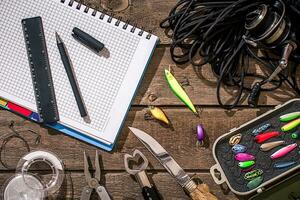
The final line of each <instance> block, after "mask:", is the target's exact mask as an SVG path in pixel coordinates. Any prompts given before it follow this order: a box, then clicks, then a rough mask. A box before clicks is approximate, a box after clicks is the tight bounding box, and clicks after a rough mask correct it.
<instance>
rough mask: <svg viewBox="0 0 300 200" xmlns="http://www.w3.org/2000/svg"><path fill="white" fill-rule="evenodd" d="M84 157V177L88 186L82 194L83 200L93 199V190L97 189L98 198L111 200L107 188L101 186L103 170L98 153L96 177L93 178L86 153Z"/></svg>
mask: <svg viewBox="0 0 300 200" xmlns="http://www.w3.org/2000/svg"><path fill="white" fill-rule="evenodd" d="M83 156H84V175H85V179H86V182H87V183H88V185H87V186H85V187H84V188H83V191H82V193H81V198H80V199H81V200H89V199H90V198H91V194H92V192H93V190H94V189H95V190H96V192H97V194H98V196H99V197H100V199H101V200H111V198H110V196H109V194H108V192H107V190H106V188H105V187H104V186H102V185H100V180H101V169H100V164H99V155H98V151H96V157H95V167H96V169H95V177H94V178H92V175H91V173H90V171H89V163H88V159H87V156H86V154H85V151H84V152H83Z"/></svg>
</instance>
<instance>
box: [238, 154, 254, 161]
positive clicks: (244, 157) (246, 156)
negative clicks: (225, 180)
mask: <svg viewBox="0 0 300 200" xmlns="http://www.w3.org/2000/svg"><path fill="white" fill-rule="evenodd" d="M234 158H235V159H236V160H238V161H240V162H244V161H249V160H255V157H254V156H253V155H251V154H248V153H238V154H236V155H235V156H234Z"/></svg>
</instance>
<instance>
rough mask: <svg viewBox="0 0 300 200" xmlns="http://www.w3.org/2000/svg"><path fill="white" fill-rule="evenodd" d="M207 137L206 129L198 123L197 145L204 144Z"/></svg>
mask: <svg viewBox="0 0 300 200" xmlns="http://www.w3.org/2000/svg"><path fill="white" fill-rule="evenodd" d="M204 138H205V131H204V127H203V125H202V124H198V125H197V140H198V141H197V145H201V146H203V144H204Z"/></svg>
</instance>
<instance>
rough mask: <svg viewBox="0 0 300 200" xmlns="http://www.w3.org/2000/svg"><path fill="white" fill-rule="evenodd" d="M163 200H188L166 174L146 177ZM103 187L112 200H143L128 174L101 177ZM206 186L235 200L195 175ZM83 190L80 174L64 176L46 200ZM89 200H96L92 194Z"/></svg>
mask: <svg viewBox="0 0 300 200" xmlns="http://www.w3.org/2000/svg"><path fill="white" fill-rule="evenodd" d="M11 175H12V174H11V173H5V174H3V173H0V185H2V184H3V183H4V181H5V180H6V179H7V178H9V177H10V176H11ZM148 175H149V177H150V179H152V181H153V182H154V184H155V186H156V187H157V189H158V191H159V193H160V195H161V196H162V197H163V199H164V200H183V199H189V198H188V197H187V196H186V195H185V193H184V192H183V190H182V189H181V188H180V186H179V185H178V184H177V183H176V182H175V180H174V179H173V178H172V177H171V176H170V175H169V174H167V173H154V174H153V173H148ZM193 175H194V174H193ZM103 176H104V179H105V180H104V181H105V186H106V188H107V190H108V192H109V194H110V195H111V197H112V198H113V199H114V200H125V199H126V200H142V199H143V197H142V195H141V189H140V188H139V185H138V183H137V182H136V181H135V180H134V178H133V177H131V176H130V175H128V174H127V173H108V174H105V175H103ZM196 176H197V177H199V178H201V180H202V181H203V182H205V183H206V184H208V186H209V187H210V188H211V191H212V193H214V194H215V195H216V196H217V197H218V198H219V199H220V200H236V199H237V198H236V197H235V196H234V195H233V193H232V192H229V193H228V192H227V191H222V188H221V187H220V186H218V185H216V184H215V183H214V182H213V180H212V178H211V176H210V175H209V174H196ZM84 186H86V182H85V179H84V175H83V173H82V172H67V173H66V178H65V181H64V183H63V185H62V187H61V189H60V191H59V192H57V193H56V194H54V195H52V196H51V198H49V199H80V195H81V191H82V189H83V187H84ZM91 199H98V198H97V196H96V194H95V193H94V194H93V196H92V198H91Z"/></svg>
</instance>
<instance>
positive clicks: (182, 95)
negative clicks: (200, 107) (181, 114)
mask: <svg viewBox="0 0 300 200" xmlns="http://www.w3.org/2000/svg"><path fill="white" fill-rule="evenodd" d="M165 77H166V79H167V82H168V84H169V86H170V88H171V90H172V91H173V92H174V94H175V95H176V96H177V97H178V98H179V99H180V100H181V101H182V102H183V103H184V104H185V105H186V106H187V107H188V108H189V109H190V110H191V111H192V112H193V113H194V114H197V113H198V112H197V110H196V108H195V106H194V104H193V103H192V101H191V99H190V98H189V96H188V95H187V94H186V92H185V91H184V89H183V88H182V87H181V85H180V84H179V83H178V81H177V80H176V79H175V77H174V76H173V74H172V73H171V72H170V71H169V70H167V69H165Z"/></svg>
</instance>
